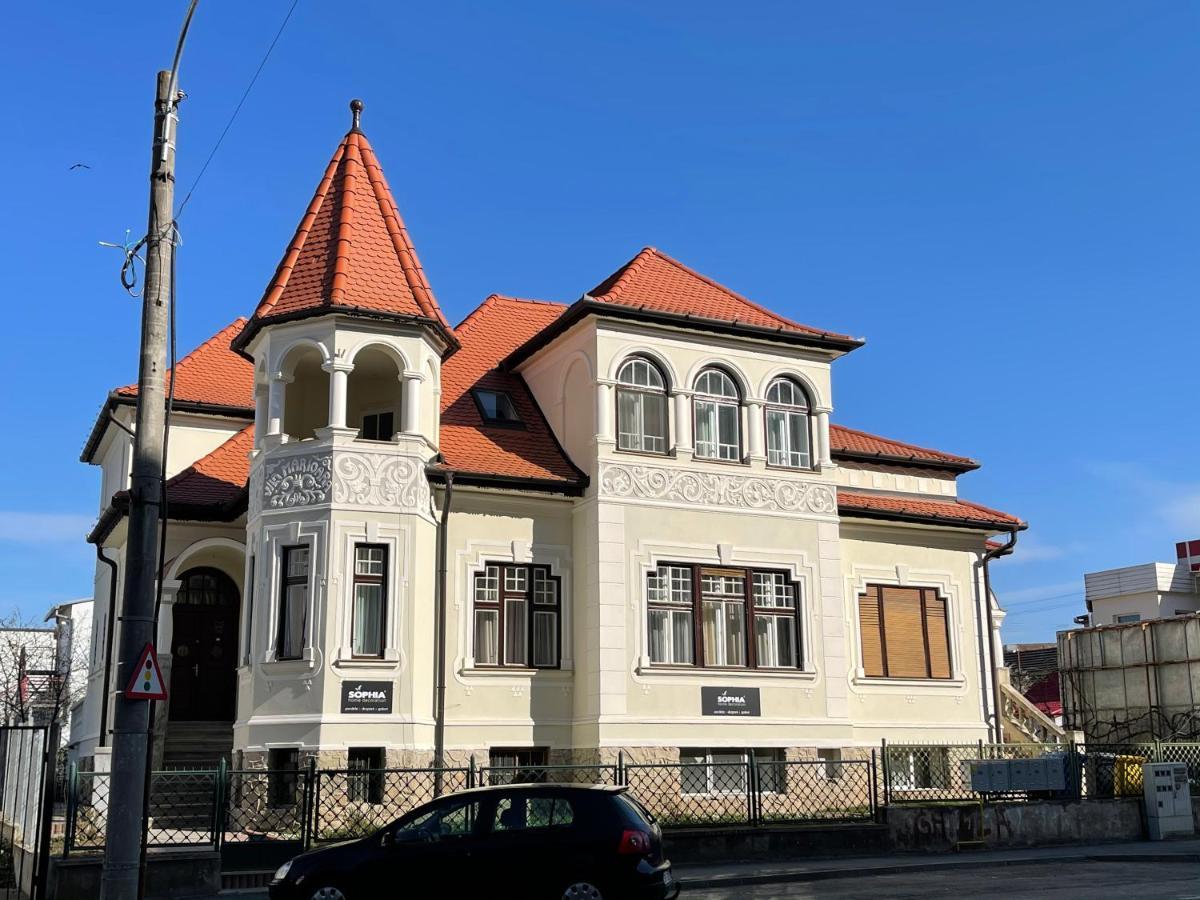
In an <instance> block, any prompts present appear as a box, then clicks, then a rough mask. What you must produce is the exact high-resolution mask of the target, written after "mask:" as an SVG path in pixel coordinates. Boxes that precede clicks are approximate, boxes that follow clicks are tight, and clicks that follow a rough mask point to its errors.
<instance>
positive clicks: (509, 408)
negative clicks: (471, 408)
mask: <svg viewBox="0 0 1200 900" xmlns="http://www.w3.org/2000/svg"><path fill="white" fill-rule="evenodd" d="M471 394H472V396H474V398H475V405H476V406H478V407H479V414H480V415H481V416H483V421H485V422H487V423H488V424H489V425H520V424H521V417H520V416H519V415H518V414H517V407H516V405H515V404H514V403H513V400H512V396H511V395H510V394H507V393H505V392H504V391H485V390H477V391H472V392H471Z"/></svg>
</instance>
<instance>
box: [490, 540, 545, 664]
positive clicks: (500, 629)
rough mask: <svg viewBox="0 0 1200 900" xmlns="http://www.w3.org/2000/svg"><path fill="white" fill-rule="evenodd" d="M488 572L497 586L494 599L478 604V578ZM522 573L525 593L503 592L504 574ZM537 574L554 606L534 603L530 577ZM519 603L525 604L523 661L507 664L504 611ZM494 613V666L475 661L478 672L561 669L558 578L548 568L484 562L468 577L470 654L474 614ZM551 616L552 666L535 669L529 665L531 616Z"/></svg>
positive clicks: (526, 564)
mask: <svg viewBox="0 0 1200 900" xmlns="http://www.w3.org/2000/svg"><path fill="white" fill-rule="evenodd" d="M489 568H495V569H497V579H498V580H497V585H496V599H495V600H494V601H492V600H484V601H481V600H480V599H479V597H478V595H477V594H476V589H475V585H476V582H477V581H478V579H479V577H480V576H484V577H486V575H487V570H488V569H489ZM516 570H523V571H524V573H525V592H524V593H521V592H519V591H511V590H508V589H507V588H506V584H507V581H508V578H507V576H508V573H509V572H510V571H516ZM535 572H540V573H541V574H542V576H543V577H544V578H545V579H546V580H547V581H548V582H550V583H551V584H552V585H554V602H553V603H538V602H536V601H535V600H534V592H533V584H534V578H535V576H534V573H535ZM518 600H519V601H522V602H524V603H525V661H524V662H515V663H513V662H509V661H508V660H507V656H506V653H505V649H506V648H505V641H504V639H505V630H506V619H507V616H506V615H505V608H506V604H507V603H508V602H510V601H518ZM479 609H485V610H495V611H496V662H494V663H481V662H479V661H478V659H476V660H475V666H476V667H477V668H480V669H517V670H521V669H531V670H533V669H560V668H562V630H563V613H562V577H561V576H559V575H554V574H552V573H551V572H550V567H549V566H544V565H537V564H534V563H503V562H486V563H484V564H483V568H482V569H481V570H480V571H477V572H475V573H473V574H472V576H471V636H472V637H471V641H472V647H471V651H472V654H474V652H475V649H476V648H475V646H474V640H475V637H474V636H475V613H476V610H479ZM539 611H540V612H543V613H549V612H553V613H554V616H555V622H554V625H555V628H554V664H553V665H535V664H534V662H533V641H534V622H535V620H536V616H535V613H537V612H539Z"/></svg>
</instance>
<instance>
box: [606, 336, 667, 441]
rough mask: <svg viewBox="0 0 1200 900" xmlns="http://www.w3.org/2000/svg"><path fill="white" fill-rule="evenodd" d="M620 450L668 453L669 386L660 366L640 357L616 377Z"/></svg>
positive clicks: (623, 368)
mask: <svg viewBox="0 0 1200 900" xmlns="http://www.w3.org/2000/svg"><path fill="white" fill-rule="evenodd" d="M617 448H618V449H620V450H640V451H643V452H645V453H666V452H667V383H666V379H664V378H663V374H662V372H661V371H659V368H658V366H656V365H654V363H652V362H650V360H648V359H645V358H643V357H640V356H635V357H633V358H632V359H628V360H626V361H625V364H624V365H622V366H621V370H620V371H619V372H618V373H617Z"/></svg>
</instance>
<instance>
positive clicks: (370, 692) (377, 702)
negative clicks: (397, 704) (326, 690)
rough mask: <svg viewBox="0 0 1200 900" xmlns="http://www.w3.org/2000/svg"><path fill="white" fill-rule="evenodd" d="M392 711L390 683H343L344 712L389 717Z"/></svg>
mask: <svg viewBox="0 0 1200 900" xmlns="http://www.w3.org/2000/svg"><path fill="white" fill-rule="evenodd" d="M391 711H392V683H391V682H390V681H343V682H342V712H344V713H375V714H380V713H382V714H384V715H387V714H388V713H390V712H391Z"/></svg>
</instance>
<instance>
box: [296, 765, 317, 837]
mask: <svg viewBox="0 0 1200 900" xmlns="http://www.w3.org/2000/svg"><path fill="white" fill-rule="evenodd" d="M318 790H319V786H318V784H317V758H316V757H315V756H310V757H309V758H308V763H307V764H306V765H305V768H304V799H303V801H302V803H301V813H300V816H301V826H300V827H301V832H302V834H301V838H300V840H301V843H303V845H304V849H305V850H307V849H308V848H309V847H311V846H312V845H313V841H314V840H315V838H316V836H315V834H314V833H313V832H314V831H315V830H316V821H317V791H318Z"/></svg>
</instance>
